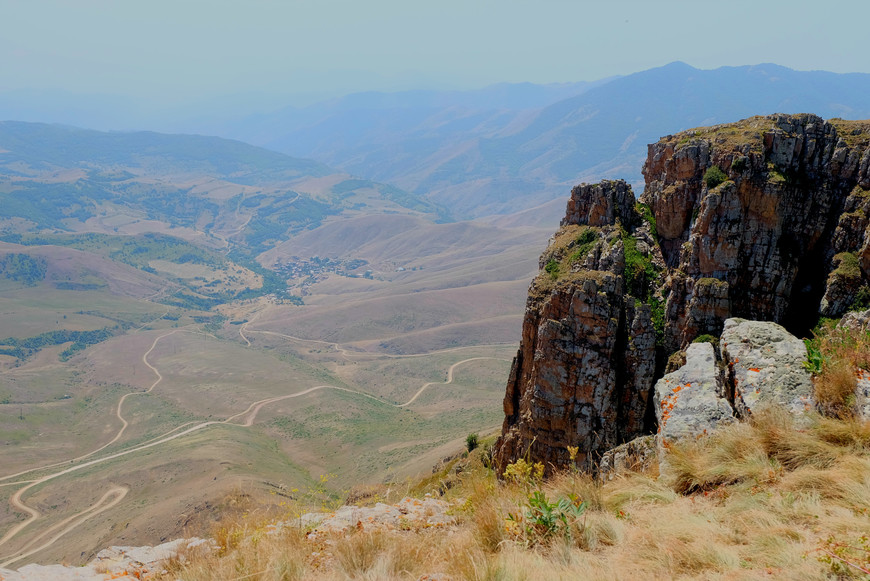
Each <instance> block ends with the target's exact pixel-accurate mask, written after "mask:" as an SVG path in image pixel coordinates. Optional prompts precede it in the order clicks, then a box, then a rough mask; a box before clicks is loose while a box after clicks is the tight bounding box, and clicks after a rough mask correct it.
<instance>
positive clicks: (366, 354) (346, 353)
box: [239, 313, 516, 361]
mask: <svg viewBox="0 0 870 581" xmlns="http://www.w3.org/2000/svg"><path fill="white" fill-rule="evenodd" d="M257 314H258V315H259V314H260V313H257ZM253 322H254V319H251V320H250V321H248V322H247V323H245V324H243V325H242V326H241V327H240V328H239V334H240V335H242V339H244V340H245V341H247V343H248V346H249V347H250V346H251V342H250V341H248V338H247V336H246V335H244V334H242V329H244V331H245V332H246V333H260V334H262V335H272V336H274V337H281V338H284V339H290V340H291V341H299V342H300V343H316V344H318V345H326V346H328V347H332V348H333V349H335V350H336V351H338V352H339V353H340V354H341V355H342V356H343V357H345V358H347V357H348V356H349V355H352V356H354V357H373V358H384V359H409V358H412V357H428V356H429V355H437V354H440V353H453V352H455V351H464V350H466V349H474V348H475V347H505V346H507V345H516V342H512V343H487V344H485V345H464V346H462V347H448V348H447V349H438V350H436V351H429V352H427V353H410V354H407V355H396V354H393V353H373V352H371V351H351V350H348V349H345V348H344V347H342V346H341V343H333V342H332V341H322V340H320V339H304V338H302V337H294V336H293V335H287V334H285V333H278V332H276V331H261V330H259V329H248V328H247V327H248V325H250V324H251V323H253ZM491 359H498V358H491ZM501 361H504V359H501Z"/></svg>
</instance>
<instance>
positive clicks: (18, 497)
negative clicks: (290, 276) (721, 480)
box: [0, 329, 507, 567]
mask: <svg viewBox="0 0 870 581" xmlns="http://www.w3.org/2000/svg"><path fill="white" fill-rule="evenodd" d="M180 331H184V330H183V329H175V330H173V331H170V332H168V333H164V334H163V335H160V336H158V337H156V338H155V339H154V341H152V343H151V346H150V347H149V348H148V350H147V351H145V353H143V355H142V362H143V363H144V364H145V365H146V366H147V367H148V368H149V369H151V371H153V372H154V374H155V376H156V379H155V380H154V382H153V383H152V384H151V386H150V387H149V388H148V389H147V390H146V391H136V392H130V393H127V394H125V395H123V396H122V397H121V399H120V400H119V401H118V407H117V408H116V410H115V416H116V417H117V418H118V419H119V420H121V423H122V426H121V429H120V430H119V431H118V433H117V434H116V435H115V437H114V438H112V440H110V441H109V442H107V443H106V444H104V445H103V446H101V447H99V448H97V449H96V450H93V451H92V452H89V453H88V454H85V455H83V456H79V457H77V458H74V459H72V460H67V461H64V462H59V463H56V464H51V465H48V466H42V467H40V468H33V469H30V470H25V471H22V472H19V473H17V474H12V475H8V476H4V477H0V481H2V480H9V479H12V478H15V477H17V476H21V475H24V474H27V473H29V472H34V471H37V470H44V469H47V468H55V467H57V466H60V465H64V464H69V463H73V462H78V461H81V460H85V459H87V458H89V457H91V456H93V455H95V454H97V453H98V452H100V451H102V450H104V449H105V448H107V447H108V446H110V445H112V444H114V443H115V442H117V441H118V440H119V439H120V438H121V436H122V435H123V434H124V431H125V430H126V429H127V426H128V425H129V423H128V422H127V420H126V419H124V417H123V415H122V413H121V411H122V408H123V404H124V402H125V401H126V399H127V398H128V397H130V396H131V395H144V394H149V393H151V392H152V391H153V390H154V388H155V387H157V385H158V384H159V383H160V382H161V381H163V375H162V374H161V373H160V370H159V369H158V368H157V367H156V366H154V365H152V364H151V363H150V362H149V361H148V356H149V355H151V353H152V352H153V351H154V349H155V348H156V347H157V344H158V343H159V342H160V340H161V339H164V338H165V337H168V336H170V335H173V334H175V333H177V332H180ZM240 332H241V329H240ZM249 332H251V331H249ZM253 332H261V333H268V334H274V335H278V336H284V335H282V334H280V333H274V332H271V331H253ZM242 336H243V338H244V335H242ZM286 337H288V338H292V337H290V336H286ZM323 343H326V342H323ZM332 345H336V346H337V344H332ZM337 347H338V346H337ZM465 348H466V347H457V348H454V349H446V350H444V351H441V352H442V353H443V352H448V351H456V350H459V349H465ZM433 353H436V352H433ZM422 355H428V354H419V355H393V356H392V357H415V356H422ZM485 359H491V360H497V361H507V360H506V359H502V358H498V357H471V358H469V359H464V360H462V361H458V362H456V363H454V364H453V365H451V366H450V367H449V368H448V370H447V381H445V382H428V383H426V384H424V385H423V386H422V387H421V388H420V389H419V390H417V392H416V393H415V394H414V395H413V396H412V397H411V398H410V399H409V400H408V401H407V402H405V403H403V404H394V403H390V402H387V401H384V400H383V399H381V398H378V397H375V396H373V395H371V394H368V393H365V392H361V391H357V390H354V389H349V388H346V387H339V386H336V385H317V386H314V387H310V388H307V389H304V390H302V391H299V392H296V393H292V394H287V395H281V396H276V397H270V398H265V399H262V400H258V401H255V402H253V403H251V404H250V405H249V406H248V407H247V409H245V410H244V411H242V412H239V413H237V414H234V415H232V416H230V417H228V418H226V419H225V420H220V421H219V420H213V421H207V422H200V423H196V422H188V423H187V424H184V425H182V426H178V427H176V428H173V429H172V430H170V431H169V432H166V433H164V434H163V435H161V436H158V437H156V438H154V439H152V440H150V441H147V442H144V443H142V444H139V445H136V446H133V447H132V448H129V449H126V450H122V451H119V452H115V453H113V454H109V455H108V456H103V457H101V458H95V459H93V460H89V461H87V462H83V463H81V464H76V465H74V466H70V467H68V468H65V469H63V470H60V471H58V472H54V473H51V474H47V475H45V476H42V477H39V478H37V479H35V480H27V481H20V482H14V483H6V484H3V485H0V486H7V485H19V484H26V486H24V487H22V488H20V489H18V490H17V491H16V492H15V493H14V494H13V495H12V496H11V497H10V499H9V502H10V504H11V505H12V506H13V508H15V509H16V510H18V511H20V512H23V513H26V514H27V515H28V516H27V518H26V519H25V520H23V521H22V522H20V523H18V524H17V525H15V526H13V527H12V528H11V529H10V530H8V531H7V532H6V534H4V535H3V537H2V538H0V546H2V545H4V544H6V543H7V542H9V541H10V540H11V539H12V538H14V537H15V536H17V535H18V534H19V533H20V532H21V531H23V530H24V529H26V528H27V527H28V526H30V525H31V524H33V523H34V522H35V521H36V520H37V519H39V518H40V516H41V514H40V513H39V511H37V510H36V509H35V508H32V507H30V506H28V505H27V504H26V503H25V502H24V501H23V500H22V497H23V496H24V494H25V493H26V492H27V491H29V490H31V489H32V488H34V487H36V486H39V485H40V484H43V483H45V482H49V481H51V480H54V479H56V478H59V477H61V476H64V475H67V474H71V473H73V472H77V471H79V470H83V469H85V468H88V467H91V466H94V465H97V464H102V463H105V462H109V461H111V460H114V459H117V458H121V457H124V456H128V455H130V454H135V453H137V452H141V451H142V450H146V449H148V448H152V447H155V446H159V445H161V444H165V443H166V442H170V441H172V440H175V439H177V438H181V437H183V436H186V435H188V434H191V433H194V432H196V431H199V430H201V429H203V428H207V427H209V426H213V425H219V424H222V425H231V426H238V427H243V428H247V427H251V426H252V425H253V424H254V421H256V418H257V414H258V413H259V412H260V410H261V409H262V408H263V407H265V406H267V405H269V404H272V403H276V402H279V401H283V400H287V399H291V398H296V397H301V396H304V395H308V394H310V393H313V392H315V391H319V390H322V389H333V390H337V391H344V392H346V393H353V394H356V395H361V396H363V397H367V398H369V399H372V400H374V401H376V402H378V403H382V404H385V405H389V406H391V407H396V408H405V407H407V406H409V405H410V404H412V403H413V402H414V401H415V400H416V399H417V398H418V397H419V396H420V395H421V394H422V393H423V392H424V391H425V390H426V389H427V388H428V387H430V386H432V385H449V384H451V383H452V382H453V378H454V370H455V369H456V368H457V367H458V366H460V365H463V364H465V363H468V362H470V361H478V360H485ZM236 420H238V422H236ZM186 426H187V427H186ZM182 428H185V429H182ZM179 430H181V431H179ZM128 492H129V489H128V488H126V487H119V486H115V487H113V488H111V489H110V490H109V491H107V492H106V493H105V494H104V495H103V497H102V498H101V499H100V500H99V501H97V502H96V503H95V504H93V505H92V506H90V507H88V508H87V509H85V510H82V511H80V512H78V513H76V514H74V515H73V516H71V517H68V518H67V519H65V520H63V521H61V522H60V523H57V524H55V525H53V526H52V527H51V528H49V529H47V530H46V531H44V532H42V533H41V534H39V535H38V536H36V537H34V538H33V539H31V540H30V542H28V543H27V544H25V545H24V546H23V547H22V548H21V549H20V550H19V551H18V552H16V553H15V554H13V555H10V556H9V557H8V558H7V560H6V561H4V562H3V563H0V567H5V566H7V565H9V564H10V563H13V562H16V561H18V560H20V559H23V558H26V557H28V556H31V555H33V554H35V553H37V552H39V551H42V550H44V549H46V548H48V547H49V546H51V545H52V544H53V543H54V542H56V541H57V540H58V539H60V538H62V537H63V536H64V535H66V534H67V533H69V532H71V531H73V530H74V529H75V528H76V527H78V526H80V525H81V524H83V523H84V522H86V521H87V520H88V519H90V518H92V517H93V516H96V515H97V514H99V513H101V512H104V511H106V510H109V509H111V508H112V507H114V506H116V505H117V504H118V503H119V502H121V500H123V498H124V497H125V496H126V495H127V493H128ZM110 498H111V500H109V499H110ZM59 529H62V530H60V531H59V532H57V534H55V535H54V536H52V537H51V538H50V539H48V540H47V541H46V542H45V543H44V544H42V545H40V546H39V547H36V548H33V549H30V547H32V546H33V545H34V544H35V543H37V542H39V540H40V539H42V538H44V537H45V536H47V535H49V534H51V533H52V532H54V531H58V530H59ZM28 549H30V550H28Z"/></svg>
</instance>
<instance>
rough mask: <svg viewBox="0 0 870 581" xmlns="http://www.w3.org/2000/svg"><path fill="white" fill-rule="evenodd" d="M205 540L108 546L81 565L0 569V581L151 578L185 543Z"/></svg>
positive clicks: (185, 545) (100, 580) (203, 542)
mask: <svg viewBox="0 0 870 581" xmlns="http://www.w3.org/2000/svg"><path fill="white" fill-rule="evenodd" d="M205 543H208V541H205V540H203V539H198V538H193V539H176V540H174V541H169V542H168V543H163V544H162V545H157V546H156V547H109V548H108V549H103V550H102V551H100V552H99V553H97V556H96V557H95V558H94V560H93V561H91V562H90V563H88V564H87V565H85V566H83V567H69V566H67V565H36V564H32V565H25V566H24V567H21V568H20V569H18V570H17V571H12V570H10V569H0V581H105V580H107V579H125V580H126V579H129V580H133V579H137V580H142V579H151V578H153V577H155V576H156V575H157V574H158V573H160V572H161V571H162V570H163V564H164V562H165V561H166V560H168V559H171V558H172V557H175V556H176V555H178V553H179V551H180V550H182V549H184V548H186V547H196V546H199V545H202V544H205Z"/></svg>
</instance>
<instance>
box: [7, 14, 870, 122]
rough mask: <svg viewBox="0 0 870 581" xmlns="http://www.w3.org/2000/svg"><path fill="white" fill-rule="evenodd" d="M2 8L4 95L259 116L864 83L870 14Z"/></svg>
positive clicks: (867, 70)
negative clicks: (672, 78) (619, 89)
mask: <svg viewBox="0 0 870 581" xmlns="http://www.w3.org/2000/svg"><path fill="white" fill-rule="evenodd" d="M8 4H9V5H7V6H6V7H4V12H5V14H4V21H5V25H6V26H4V31H3V32H2V33H0V54H2V55H3V59H2V60H3V62H4V65H5V66H4V74H3V76H2V78H0V93H9V92H18V91H22V92H26V93H28V94H35V95H39V94H69V95H71V96H73V97H76V96H80V97H88V96H95V95H99V96H104V97H107V98H111V99H115V100H119V101H124V100H129V101H131V102H132V103H134V104H136V106H140V107H142V106H145V107H152V108H160V109H166V110H171V109H174V108H184V107H189V106H191V105H193V104H195V103H201V102H208V101H215V100H217V101H221V100H224V101H227V100H229V101H232V100H236V101H239V102H241V103H245V104H246V105H247V106H248V108H250V109H258V110H267V109H269V108H273V109H274V108H277V107H279V106H283V105H302V104H305V103H310V102H314V101H316V100H320V99H325V98H330V97H336V96H340V95H343V94H349V93H355V92H361V91H387V92H393V91H402V90H409V89H438V90H445V89H447V90H450V89H456V90H469V89H477V88H482V87H485V86H489V85H492V84H498V83H514V82H531V83H536V84H549V83H568V82H579V81H595V80H599V79H602V78H606V77H611V76H614V75H626V74H631V73H634V72H638V71H641V70H646V69H649V68H654V67H658V66H662V65H665V64H667V63H670V62H673V61H683V62H686V63H687V64H689V65H691V66H693V67H696V68H701V69H714V68H718V67H721V66H741V65H753V64H759V63H776V64H779V65H782V66H786V67H789V68H792V69H796V70H827V71H831V72H840V73H842V72H870V65H868V63H867V61H866V59H865V58H864V56H863V55H864V51H863V46H862V44H861V42H862V39H863V35H862V34H861V32H862V30H861V28H862V26H863V23H864V22H866V20H867V18H866V17H868V16H870V5H868V4H866V3H860V4H858V3H853V2H839V3H835V4H838V5H840V6H841V7H842V8H843V9H844V10H845V11H846V12H847V13H848V18H842V19H838V20H837V21H831V20H830V19H829V20H825V19H820V18H818V17H817V14H816V11H817V9H816V6H817V4H816V3H812V4H811V3H809V2H788V3H785V2H769V3H763V4H761V3H757V2H749V1H746V0H738V1H736V2H732V3H730V4H729V6H728V9H727V10H725V11H723V10H722V9H721V7H719V6H717V5H712V4H711V5H704V4H698V3H691V4H690V3H687V2H683V1H679V0H669V1H663V2H658V3H655V4H652V3H647V2H641V1H638V0H623V1H619V2H613V3H607V4H606V5H605V4H604V3H592V2H568V1H564V0H544V1H541V2H536V3H534V4H532V3H529V2H522V1H501V2H494V1H492V0H482V1H477V2H474V3H467V2H460V1H458V0H445V1H444V2H441V3H438V4H434V5H433V4H425V5H424V4H417V3H406V2H397V1H394V0H376V1H374V2H369V3H365V4H362V3H351V2H347V1H342V0H331V1H330V0H324V1H322V2H317V3H315V2H306V1H302V0H294V1H289V2H285V1H279V0H254V1H252V2H246V3H244V4H238V3H234V2H231V1H229V0H212V1H209V2H204V1H201V0H188V1H187V2H181V3H179V2H169V1H167V0H155V1H154V2H149V3H147V4H146V3H141V4H139V3H137V4H134V3H118V2H111V1H109V0H86V1H83V2H77V3H69V2H65V1H64V0H42V1H39V2H12V3H8Z"/></svg>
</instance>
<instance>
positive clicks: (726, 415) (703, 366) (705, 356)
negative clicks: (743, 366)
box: [653, 343, 735, 449]
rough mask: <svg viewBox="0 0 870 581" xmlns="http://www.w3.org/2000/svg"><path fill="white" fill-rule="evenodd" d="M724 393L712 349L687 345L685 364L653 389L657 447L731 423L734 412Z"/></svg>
mask: <svg viewBox="0 0 870 581" xmlns="http://www.w3.org/2000/svg"><path fill="white" fill-rule="evenodd" d="M724 391H725V386H724V384H723V381H722V373H721V372H720V370H719V368H718V366H717V365H716V352H715V350H714V348H713V345H712V344H710V343H693V344H691V345H689V347H688V348H687V349H686V364H685V365H683V366H682V367H680V368H679V369H678V370H676V371H674V372H673V373H668V374H667V375H665V376H664V377H662V378H661V379H660V380H658V382H656V385H655V393H654V400H653V402H654V404H655V411H656V419H657V420H658V423H659V429H658V444H659V447H660V448H665V449H666V448H668V446H670V444H672V443H673V442H674V441H676V440H679V439H681V438H686V437H698V436H702V435H705V434H708V433H710V432H712V431H713V430H715V429H716V428H717V427H718V426H721V425H723V424H729V423H731V422H733V421H734V420H735V417H734V410H733V409H732V407H731V404H730V403H728V400H727V399H725V397H724Z"/></svg>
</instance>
